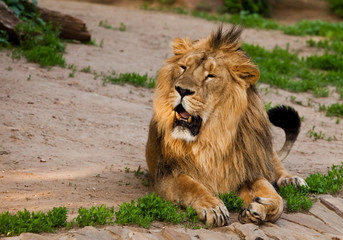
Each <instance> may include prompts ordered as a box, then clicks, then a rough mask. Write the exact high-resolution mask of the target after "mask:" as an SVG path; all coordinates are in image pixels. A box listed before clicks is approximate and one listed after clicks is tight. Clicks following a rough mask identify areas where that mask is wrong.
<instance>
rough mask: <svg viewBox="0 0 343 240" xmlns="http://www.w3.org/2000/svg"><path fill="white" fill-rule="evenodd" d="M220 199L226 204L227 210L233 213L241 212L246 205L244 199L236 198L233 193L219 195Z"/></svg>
mask: <svg viewBox="0 0 343 240" xmlns="http://www.w3.org/2000/svg"><path fill="white" fill-rule="evenodd" d="M218 197H219V198H220V199H221V200H222V201H223V202H224V204H225V206H226V208H227V210H229V211H231V212H239V211H240V210H241V209H242V207H243V205H244V201H243V199H241V198H240V197H238V196H236V195H235V194H234V193H233V192H232V191H231V192H230V193H219V194H218Z"/></svg>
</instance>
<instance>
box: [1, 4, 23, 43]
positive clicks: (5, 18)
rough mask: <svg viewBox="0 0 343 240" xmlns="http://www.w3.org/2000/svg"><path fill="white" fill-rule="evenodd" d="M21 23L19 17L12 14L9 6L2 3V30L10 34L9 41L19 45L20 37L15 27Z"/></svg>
mask: <svg viewBox="0 0 343 240" xmlns="http://www.w3.org/2000/svg"><path fill="white" fill-rule="evenodd" d="M19 23H21V20H20V19H19V18H18V16H17V15H16V14H15V13H14V12H12V11H11V10H10V9H9V8H8V7H7V5H6V4H5V3H4V2H2V1H0V29H1V30H4V31H6V32H7V34H8V38H9V41H11V42H13V43H16V44H18V43H19V35H18V34H17V33H16V31H15V27H16V26H17V25H18V24H19Z"/></svg>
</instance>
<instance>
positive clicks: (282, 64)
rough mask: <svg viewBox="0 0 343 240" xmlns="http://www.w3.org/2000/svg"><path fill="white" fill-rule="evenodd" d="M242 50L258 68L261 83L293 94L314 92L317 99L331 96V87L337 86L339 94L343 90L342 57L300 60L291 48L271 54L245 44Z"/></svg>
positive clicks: (334, 55)
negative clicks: (329, 87)
mask: <svg viewBox="0 0 343 240" xmlns="http://www.w3.org/2000/svg"><path fill="white" fill-rule="evenodd" d="M242 48H243V49H244V51H246V52H247V53H248V54H249V55H250V56H251V58H252V60H253V61H254V63H255V64H256V65H257V66H258V67H259V70H260V72H261V77H260V81H261V82H265V83H268V84H270V85H271V86H277V87H279V88H282V89H286V90H290V91H293V92H306V91H309V90H312V91H313V93H314V95H315V96H316V97H326V96H328V95H329V89H328V86H330V85H332V86H336V89H337V91H338V92H339V93H340V92H341V91H342V89H343V71H342V70H341V69H343V58H342V57H341V56H340V55H336V54H325V55H323V56H310V57H308V58H299V57H298V56H297V54H296V53H291V52H290V51H289V49H288V48H286V49H282V48H280V47H278V46H276V47H275V48H274V49H273V50H271V51H269V50H266V49H264V48H263V47H260V46H258V45H251V44H243V46H242ZM319 70H320V71H319ZM323 70H327V71H323ZM341 97H343V95H342V94H341Z"/></svg>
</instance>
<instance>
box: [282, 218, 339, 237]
mask: <svg viewBox="0 0 343 240" xmlns="http://www.w3.org/2000/svg"><path fill="white" fill-rule="evenodd" d="M281 218H282V219H285V220H287V221H290V222H293V223H296V224H298V225H301V226H304V227H307V228H309V229H312V230H315V231H317V232H320V233H322V234H324V233H330V234H336V235H341V233H340V232H339V231H337V230H336V229H334V228H332V227H330V226H329V225H327V224H326V223H325V222H323V221H321V220H319V219H318V218H316V217H315V216H313V215H310V214H304V213H291V214H282V215H281Z"/></svg>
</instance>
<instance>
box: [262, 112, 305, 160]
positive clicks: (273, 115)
mask: <svg viewBox="0 0 343 240" xmlns="http://www.w3.org/2000/svg"><path fill="white" fill-rule="evenodd" d="M268 117H269V121H270V122H271V123H272V124H273V125H275V126H276V127H280V128H282V129H283V130H284V131H285V134H286V141H285V143H284V144H283V146H282V148H281V150H280V151H278V152H277V154H278V156H279V159H280V161H282V160H284V159H285V158H286V157H287V156H288V154H289V152H290V151H291V149H292V147H293V144H294V142H295V140H296V139H297V137H298V134H299V131H300V126H301V121H300V117H299V114H298V112H297V111H296V110H295V109H294V108H292V107H289V106H278V107H275V108H272V109H270V110H269V111H268Z"/></svg>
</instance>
